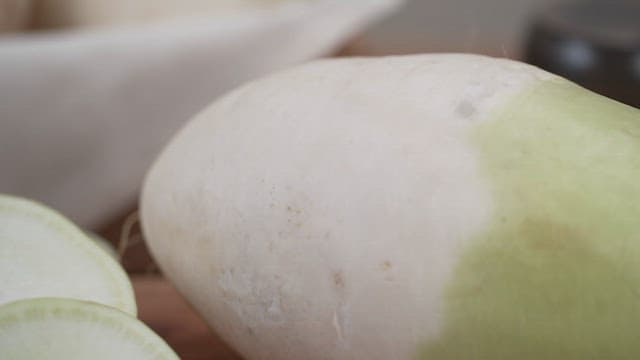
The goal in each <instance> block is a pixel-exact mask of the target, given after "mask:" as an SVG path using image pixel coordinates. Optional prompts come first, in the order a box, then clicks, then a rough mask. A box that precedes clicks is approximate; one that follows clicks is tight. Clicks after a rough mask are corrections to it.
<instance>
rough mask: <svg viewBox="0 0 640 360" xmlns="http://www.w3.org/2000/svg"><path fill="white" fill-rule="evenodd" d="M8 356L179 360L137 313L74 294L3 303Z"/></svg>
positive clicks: (0, 322) (0, 325)
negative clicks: (137, 317)
mask: <svg viewBox="0 0 640 360" xmlns="http://www.w3.org/2000/svg"><path fill="white" fill-rule="evenodd" d="M0 349H2V358H3V359H7V360H40V359H68V360H80V359H95V360H102V359H104V360H113V359H118V360H144V359H154V360H174V359H178V356H177V355H176V354H175V353H174V352H173V350H171V348H170V347H169V346H168V345H167V344H166V343H165V342H164V341H163V340H162V339H161V338H160V337H158V335H156V334H155V333H153V331H151V330H150V329H149V328H148V327H147V326H146V325H144V324H143V323H142V322H140V321H139V320H137V319H136V318H135V317H133V316H131V315H129V314H126V313H124V312H121V311H119V310H117V309H114V308H112V307H108V306H104V305H100V304H97V303H92V302H86V301H79V300H74V299H59V298H39V299H28V300H21V301H16V302H13V303H10V304H5V305H3V306H0Z"/></svg>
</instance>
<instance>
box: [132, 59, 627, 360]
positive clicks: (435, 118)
mask: <svg viewBox="0 0 640 360" xmlns="http://www.w3.org/2000/svg"><path fill="white" fill-rule="evenodd" d="M639 179H640V111H638V110H637V109H633V108H631V107H628V106H625V105H622V104H620V103H617V102H615V101H613V100H610V99H607V98H605V97H602V96H599V95H597V94H594V93H592V92H589V91H587V90H585V89H583V88H581V87H579V86H577V85H575V84H572V83H570V82H569V81H567V80H565V79H562V78H559V77H557V76H554V75H552V74H549V73H547V72H545V71H542V70H540V69H538V68H535V67H533V66H529V65H526V64H522V63H518V62H515V61H509V60H504V59H493V58H488V57H482V56H474V55H460V54H438V55H421V56H406V57H390V58H368V59H365V58H363V59H335V60H324V61H318V62H313V63H310V64H307V65H303V66H300V67H297V68H295V69H292V70H289V71H285V72H283V73H280V74H276V75H273V76H270V77H268V78H266V79H262V80H259V81H256V82H254V83H252V84H248V85H246V86H244V87H242V88H240V89H238V90H236V91H235V92H233V93H231V94H230V95H228V96H226V97H224V98H222V99H220V100H218V101H216V102H215V103H214V104H213V105H212V106H210V107H209V108H208V109H206V110H205V111H204V112H202V113H201V114H199V115H198V116H196V118H195V119H194V120H193V121H192V122H190V123H189V124H188V125H187V126H186V127H185V128H184V129H183V130H182V131H181V132H180V133H179V134H178V135H177V136H176V137H175V138H174V140H173V141H172V142H171V143H170V145H169V146H168V147H167V148H166V149H165V151H164V152H163V154H162V155H161V156H160V157H159V159H158V160H157V162H156V163H155V165H154V166H153V168H152V169H151V171H150V172H149V174H148V177H147V180H146V183H145V185H144V189H143V194H142V207H141V219H142V224H143V228H144V232H145V234H146V236H147V240H148V243H149V245H150V248H151V249H152V252H153V254H154V255H155V257H156V260H157V261H158V262H159V264H160V266H161V268H162V269H163V270H164V272H165V274H167V276H168V277H169V278H170V279H171V280H173V282H174V283H175V284H176V286H177V287H178V288H179V290H180V291H182V292H183V293H184V294H185V295H186V296H187V297H188V298H189V300H190V301H191V302H192V303H193V304H194V306H195V307H196V308H197V309H198V310H199V311H200V312H201V313H202V315H204V317H205V318H206V319H207V320H208V321H209V323H210V324H211V325H212V326H213V327H214V328H215V329H217V330H218V332H219V333H220V334H221V335H222V336H223V337H224V338H225V339H227V341H228V342H229V343H230V344H232V345H233V346H235V348H236V349H237V350H238V351H239V352H240V353H241V354H243V355H244V356H245V357H246V358H248V359H270V360H283V359H292V360H293V359H314V360H315V359H318V360H320V359H333V360H342V359H368V360H375V359H378V360H388V359H415V358H424V359H425V360H460V359H476V360H496V359H519V360H536V359H553V360H558V359H563V360H574V359H591V358H593V359H596V358H598V359H638V358H640V341H638V334H640V302H639V301H638V299H639V295H638V294H640V292H639V289H640V235H639V234H640V221H638V219H640V181H639Z"/></svg>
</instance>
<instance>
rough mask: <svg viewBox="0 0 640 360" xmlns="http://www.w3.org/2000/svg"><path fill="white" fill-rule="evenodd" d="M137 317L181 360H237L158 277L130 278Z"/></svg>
mask: <svg viewBox="0 0 640 360" xmlns="http://www.w3.org/2000/svg"><path fill="white" fill-rule="evenodd" d="M132 281H133V287H134V290H135V293H136V300H137V303H138V317H139V318H140V320H142V321H144V322H145V323H146V324H147V325H148V326H149V327H150V328H151V329H153V330H154V331H155V332H156V333H157V334H158V335H160V336H161V337H162V338H163V339H165V341H166V342H167V343H168V344H169V345H170V346H171V347H172V348H173V349H174V350H175V351H176V353H178V356H180V358H181V359H182V360H205V359H216V360H218V359H219V360H240V359H241V358H240V357H239V356H238V355H236V354H235V353H234V352H233V351H232V350H231V349H230V348H229V347H228V346H227V345H225V344H224V342H223V341H222V340H220V338H219V337H217V336H216V335H215V334H214V333H213V331H212V330H211V329H209V327H208V326H207V325H206V323H205V322H204V321H203V320H202V319H201V318H200V317H199V316H198V315H197V314H196V313H195V312H194V311H193V309H192V308H191V306H190V305H189V304H188V303H187V302H186V301H185V300H184V298H183V297H182V296H181V295H180V294H179V293H178V292H177V291H176V290H175V289H174V288H173V286H172V285H171V284H170V283H169V282H168V281H167V280H166V279H164V278H162V277H161V276H143V275H138V276H133V278H132Z"/></svg>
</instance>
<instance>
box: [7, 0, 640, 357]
mask: <svg viewBox="0 0 640 360" xmlns="http://www.w3.org/2000/svg"><path fill="white" fill-rule="evenodd" d="M430 52H466V53H478V54H485V55H491V56H497V57H506V58H512V59H517V60H522V61H526V62H529V63H532V64H534V65H537V66H540V67H542V68H544V69H547V70H549V71H551V72H554V73H557V74H559V75H562V76H565V77H567V78H569V79H571V80H573V81H576V82H578V83H579V84H581V85H583V86H585V87H588V88H590V89H592V90H594V91H596V92H599V93H601V94H604V95H606V96H609V97H612V98H614V99H616V100H619V101H621V102H624V103H626V104H628V105H630V106H635V107H640V2H639V1H638V0H601V1H598V0H583V1H580V0H409V1H405V2H402V1H399V0H358V1H356V0H354V1H337V0H306V1H305V0H289V1H287V0H186V1H179V0H157V1H151V0H147V1H137V2H128V1H125V0H114V1H108V0H33V1H29V0H0V168H1V169H2V172H0V174H1V175H0V192H4V193H11V194H15V195H20V196H25V197H29V198H33V199H36V200H39V201H42V202H44V203H46V204H48V205H50V206H52V207H54V208H56V209H58V210H59V211H61V212H62V213H63V214H65V215H66V216H68V217H70V218H71V219H72V220H74V221H75V222H76V223H78V224H79V225H80V226H82V227H84V228H85V229H88V230H91V231H93V232H96V233H98V234H99V235H101V236H102V237H104V238H105V239H107V241H108V242H110V243H111V244H112V245H113V246H114V247H116V248H117V249H118V250H119V252H120V255H121V259H122V263H123V265H124V266H125V268H126V269H127V270H128V271H129V272H130V273H131V274H134V276H136V277H134V283H135V284H136V291H137V294H138V296H139V302H140V316H141V318H142V319H143V320H144V321H146V322H147V323H148V324H150V326H151V327H152V328H154V329H155V330H156V331H157V332H159V333H160V334H161V335H162V336H163V337H165V338H166V339H167V340H168V341H169V343H170V344H171V345H172V346H173V347H174V348H175V349H176V350H177V351H178V352H179V353H180V354H181V355H182V356H183V358H185V359H210V358H211V359H213V358H215V359H235V358H237V357H236V356H235V355H234V354H233V353H232V352H231V351H230V350H229V349H228V348H227V347H226V346H225V345H224V344H222V342H221V341H220V340H219V339H217V338H216V337H215V336H214V335H213V334H212V333H211V332H210V330H209V329H208V328H207V327H206V325H204V323H202V322H201V321H200V320H199V318H198V317H197V316H196V315H195V314H194V313H193V312H192V311H191V310H190V308H189V306H188V305H187V304H186V303H185V302H184V301H183V300H182V299H181V298H180V296H179V295H177V293H176V292H175V290H173V288H172V287H171V286H170V285H169V284H167V283H166V282H164V281H163V280H162V278H160V277H157V276H151V277H150V276H149V274H151V275H157V274H158V273H159V270H158V268H157V266H156V265H155V264H154V263H153V261H152V260H151V257H150V256H149V253H148V251H147V249H146V247H145V245H144V241H143V238H142V235H141V231H140V227H139V224H138V222H137V215H136V207H137V196H138V193H139V189H140V185H141V183H142V180H143V177H144V173H145V172H146V170H147V169H148V167H149V166H150V165H151V163H152V161H153V159H154V158H155V157H156V156H157V154H158V153H159V151H161V149H162V147H163V146H164V144H166V142H167V141H168V140H169V139H170V138H171V136H172V134H174V133H175V132H176V131H177V130H178V129H179V128H180V127H181V126H182V125H183V124H184V123H185V122H186V121H187V120H188V119H189V118H191V117H192V116H193V115H194V114H196V113H197V112H198V111H200V110H201V109H202V108H203V107H205V106H206V105H207V104H209V103H210V102H212V101H213V100H215V99H216V98H217V97H219V96H221V95H223V94H224V93H226V92H227V91H229V90H231V89H233V88H234V87H236V86H238V85H240V84H242V83H245V82H247V81H250V80H252V79H254V78H256V77H260V76H264V75H265V74H268V73H270V72H273V71H277V70H280V69H283V68H286V67H288V66H292V65H295V64H298V63H301V62H305V61H309V60H311V59H314V58H318V57H326V56H381V55H398V54H414V53H430ZM167 308H171V309H173V310H174V311H170V312H167V311H166V310H165V309H167Z"/></svg>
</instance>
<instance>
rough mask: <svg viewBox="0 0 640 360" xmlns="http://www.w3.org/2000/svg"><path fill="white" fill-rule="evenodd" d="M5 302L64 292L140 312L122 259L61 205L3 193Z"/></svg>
mask: <svg viewBox="0 0 640 360" xmlns="http://www.w3.org/2000/svg"><path fill="white" fill-rule="evenodd" d="M0 284H1V285H0V305H1V304H4V303H8V302H12V301H16V300H20V299H26V298H38V297H63V298H75V299H80V300H87V301H93V302H97V303H101V304H104V305H108V306H112V307H115V308H118V309H120V310H122V311H125V312H127V313H130V314H134V315H135V314H136V304H135V298H134V294H133V289H132V286H131V282H130V281H129V279H128V277H127V275H126V273H125V272H124V270H123V269H122V267H121V266H120V264H118V262H117V261H116V260H115V259H114V258H113V257H112V256H111V255H110V254H109V253H107V252H106V251H105V250H103V249H101V248H100V247H99V245H97V244H96V243H95V242H94V241H93V240H91V239H90V238H88V236H87V235H86V234H85V233H84V232H83V231H82V230H80V229H79V228H77V227H76V226H75V225H74V224H72V223H71V222H70V221H69V220H67V219H66V218H65V217H63V216H62V215H60V214H59V213H57V212H56V211H54V210H52V209H49V208H47V207H45V206H44V205H42V204H38V203H36V202H33V201H29V200H25V199H21V198H17V197H13V196H8V195H0Z"/></svg>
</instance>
